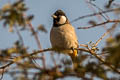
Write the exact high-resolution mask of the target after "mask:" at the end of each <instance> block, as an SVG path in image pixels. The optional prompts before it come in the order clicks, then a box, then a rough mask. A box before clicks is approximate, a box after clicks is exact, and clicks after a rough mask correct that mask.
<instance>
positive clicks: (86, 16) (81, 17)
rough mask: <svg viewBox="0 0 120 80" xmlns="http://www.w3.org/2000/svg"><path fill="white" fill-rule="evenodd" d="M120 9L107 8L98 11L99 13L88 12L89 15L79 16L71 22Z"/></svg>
mask: <svg viewBox="0 0 120 80" xmlns="http://www.w3.org/2000/svg"><path fill="white" fill-rule="evenodd" d="M118 10H120V8H115V9H109V10H105V11H102V12H98V13H93V14H88V15H85V16H80V17H78V18H76V19H74V20H72V21H70V22H71V23H73V22H76V21H78V20H80V19H83V18H88V17H92V16H96V15H101V14H103V13H109V12H113V11H118Z"/></svg>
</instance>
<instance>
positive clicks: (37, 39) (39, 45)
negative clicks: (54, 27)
mask: <svg viewBox="0 0 120 80" xmlns="http://www.w3.org/2000/svg"><path fill="white" fill-rule="evenodd" d="M28 25H29V27H30V29H31V31H32V32H33V34H34V37H35V40H36V42H37V45H38V47H39V49H42V47H41V44H40V40H39V38H38V35H37V33H36V32H35V30H34V28H33V26H32V24H31V23H30V22H28ZM42 63H43V67H44V68H46V65H45V56H44V54H43V53H42Z"/></svg>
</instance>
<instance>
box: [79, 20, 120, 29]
mask: <svg viewBox="0 0 120 80" xmlns="http://www.w3.org/2000/svg"><path fill="white" fill-rule="evenodd" d="M116 22H118V23H120V20H107V21H105V22H102V23H99V24H95V25H92V26H88V27H78V29H89V28H94V27H97V26H100V25H104V24H107V23H116Z"/></svg>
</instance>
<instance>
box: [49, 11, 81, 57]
mask: <svg viewBox="0 0 120 80" xmlns="http://www.w3.org/2000/svg"><path fill="white" fill-rule="evenodd" d="M52 17H53V26H52V28H51V31H50V42H51V45H52V48H53V49H54V50H55V51H56V52H58V53H64V54H68V55H70V56H71V58H75V57H77V55H78V50H77V49H75V48H78V47H79V45H78V39H77V35H76V32H75V29H74V27H73V26H72V25H71V24H70V21H69V20H68V18H67V16H66V14H65V13H64V12H63V11H62V10H61V9H59V10H57V11H56V12H55V13H54V14H53V15H52Z"/></svg>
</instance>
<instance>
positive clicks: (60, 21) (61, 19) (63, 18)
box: [59, 16, 67, 24]
mask: <svg viewBox="0 0 120 80" xmlns="http://www.w3.org/2000/svg"><path fill="white" fill-rule="evenodd" d="M66 20H67V19H66V17H65V16H61V17H60V20H59V24H64V23H65V22H66Z"/></svg>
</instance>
